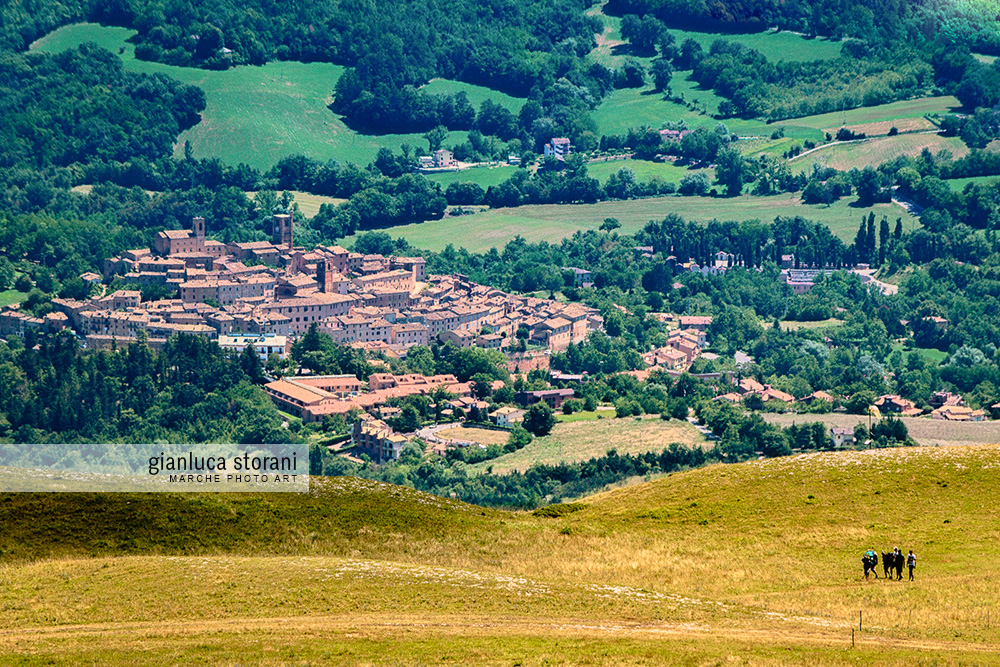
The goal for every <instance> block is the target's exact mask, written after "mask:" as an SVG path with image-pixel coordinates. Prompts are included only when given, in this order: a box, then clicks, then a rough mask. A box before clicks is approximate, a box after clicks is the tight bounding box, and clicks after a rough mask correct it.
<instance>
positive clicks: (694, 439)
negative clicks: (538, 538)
mask: <svg viewBox="0 0 1000 667" xmlns="http://www.w3.org/2000/svg"><path fill="white" fill-rule="evenodd" d="M587 414H594V413H587ZM569 416H570V417H572V416H573V415H569ZM455 437H459V436H455ZM504 442H506V440H504ZM674 442H676V443H679V444H682V445H685V446H691V445H699V446H700V445H702V444H704V443H705V442H706V440H705V438H704V437H703V436H702V434H701V433H699V432H698V429H696V428H695V427H694V426H692V425H691V424H689V423H687V422H685V421H676V420H670V421H663V420H662V419H660V418H659V417H658V416H651V417H644V418H642V419H636V418H635V417H628V418H625V419H616V418H615V413H614V412H612V411H610V410H602V411H601V412H598V413H596V415H595V418H594V419H581V420H579V421H572V422H560V423H558V424H556V426H555V428H553V429H552V433H550V434H549V435H546V436H543V437H541V438H535V439H534V440H532V441H531V444H530V445H527V446H525V447H524V448H523V449H519V450H518V451H516V452H512V453H510V454H504V455H503V456H501V457H498V458H495V459H492V460H490V461H483V462H482V463H477V464H476V465H474V466H470V467H471V469H472V470H478V471H480V472H483V471H485V470H487V469H489V470H492V471H493V472H495V473H505V472H508V471H510V470H520V471H522V472H523V471H524V470H526V469H527V468H529V467H531V466H532V465H534V464H536V463H543V464H547V465H556V464H558V463H563V462H568V463H572V462H576V461H586V460H587V459H590V458H593V457H600V456H604V455H605V454H606V453H607V452H608V450H609V449H615V450H617V452H618V453H619V454H641V453H643V452H660V451H663V450H664V449H666V448H667V447H669V446H670V444H671V443H674Z"/></svg>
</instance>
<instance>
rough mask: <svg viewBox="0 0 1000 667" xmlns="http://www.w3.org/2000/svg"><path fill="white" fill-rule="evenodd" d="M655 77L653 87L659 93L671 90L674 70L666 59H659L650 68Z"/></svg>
mask: <svg viewBox="0 0 1000 667" xmlns="http://www.w3.org/2000/svg"><path fill="white" fill-rule="evenodd" d="M649 72H650V74H652V75H653V86H654V87H655V88H656V90H657V91H660V92H664V91H669V90H670V79H671V77H673V74H674V68H673V66H671V64H670V62H669V61H667V59H666V58H657V59H656V60H654V61H653V64H652V65H651V66H650V68H649Z"/></svg>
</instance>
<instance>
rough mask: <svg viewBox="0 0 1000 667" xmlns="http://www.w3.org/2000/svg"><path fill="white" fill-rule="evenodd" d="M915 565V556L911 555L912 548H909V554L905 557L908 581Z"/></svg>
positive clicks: (911, 579) (911, 576)
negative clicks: (908, 572) (908, 575)
mask: <svg viewBox="0 0 1000 667" xmlns="http://www.w3.org/2000/svg"><path fill="white" fill-rule="evenodd" d="M916 566H917V557H916V556H914V555H913V549H910V555H908V556H907V557H906V567H907V568H908V569H909V570H910V581H913V568H915V567H916Z"/></svg>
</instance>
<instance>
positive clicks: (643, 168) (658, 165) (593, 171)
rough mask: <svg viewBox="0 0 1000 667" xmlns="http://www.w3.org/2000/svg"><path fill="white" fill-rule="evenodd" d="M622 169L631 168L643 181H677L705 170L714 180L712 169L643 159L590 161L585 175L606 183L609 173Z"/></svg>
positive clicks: (636, 176)
mask: <svg viewBox="0 0 1000 667" xmlns="http://www.w3.org/2000/svg"><path fill="white" fill-rule="evenodd" d="M622 169H631V170H632V173H633V174H635V178H636V180H637V181H639V182H641V183H645V182H647V181H649V180H651V179H653V178H659V179H662V180H664V181H667V182H673V183H677V182H679V181H680V180H681V179H682V178H684V177H685V176H690V175H693V174H697V173H699V172H705V174H706V175H707V176H708V178H709V179H710V180H715V170H714V169H688V168H687V167H678V166H677V165H675V164H673V163H671V162H647V161H645V160H609V161H608V162H592V163H590V164H588V165H587V175H588V176H590V177H592V178H596V179H597V180H599V181H600V182H601V183H607V181H608V177H610V176H611V174H617V173H618V172H619V171H621V170H622Z"/></svg>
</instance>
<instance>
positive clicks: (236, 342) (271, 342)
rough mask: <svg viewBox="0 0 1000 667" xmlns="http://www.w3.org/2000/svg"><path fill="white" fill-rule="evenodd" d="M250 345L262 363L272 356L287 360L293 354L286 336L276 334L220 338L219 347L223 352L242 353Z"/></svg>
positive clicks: (234, 335)
mask: <svg viewBox="0 0 1000 667" xmlns="http://www.w3.org/2000/svg"><path fill="white" fill-rule="evenodd" d="M248 345H252V346H253V349H254V351H255V352H257V356H258V357H260V360H261V361H264V362H266V361H267V359H268V357H270V356H271V355H272V354H276V355H278V356H279V357H280V358H282V359H285V358H286V357H288V354H289V352H291V345H290V344H289V342H288V338H287V337H285V336H275V335H274V334H242V333H233V334H231V335H229V336H219V347H221V348H222V349H223V350H231V351H235V352H242V351H243V350H245V349H246V347H247V346H248Z"/></svg>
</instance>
